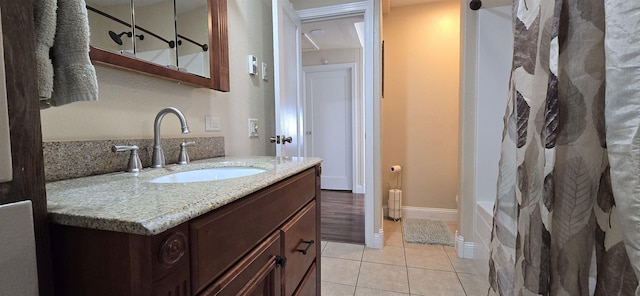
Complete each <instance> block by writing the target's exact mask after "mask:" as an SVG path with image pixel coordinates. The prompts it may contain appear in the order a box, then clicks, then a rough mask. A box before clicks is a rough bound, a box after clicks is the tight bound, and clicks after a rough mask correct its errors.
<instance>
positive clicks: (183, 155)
mask: <svg viewBox="0 0 640 296" xmlns="http://www.w3.org/2000/svg"><path fill="white" fill-rule="evenodd" d="M195 145H196V142H193V141H191V142H182V143H181V144H180V156H179V157H178V164H187V163H189V154H188V153H187V147H191V146H195Z"/></svg>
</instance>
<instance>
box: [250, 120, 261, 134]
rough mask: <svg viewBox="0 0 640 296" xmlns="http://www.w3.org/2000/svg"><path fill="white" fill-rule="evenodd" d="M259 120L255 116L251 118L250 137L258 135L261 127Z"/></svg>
mask: <svg viewBox="0 0 640 296" xmlns="http://www.w3.org/2000/svg"><path fill="white" fill-rule="evenodd" d="M259 127H260V126H259V124H258V120H257V119H254V118H249V138H256V137H258V128H259Z"/></svg>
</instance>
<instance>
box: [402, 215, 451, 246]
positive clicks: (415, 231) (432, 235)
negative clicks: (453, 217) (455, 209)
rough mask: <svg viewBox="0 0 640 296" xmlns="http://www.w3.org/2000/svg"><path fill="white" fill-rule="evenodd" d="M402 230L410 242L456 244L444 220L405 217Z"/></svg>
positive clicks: (406, 239)
mask: <svg viewBox="0 0 640 296" xmlns="http://www.w3.org/2000/svg"><path fill="white" fill-rule="evenodd" d="M402 232H403V234H404V240H405V241H406V242H408V243H418V244H429V245H443V246H455V240H454V238H453V235H452V234H451V231H449V227H448V226H447V224H446V223H444V222H443V221H436V220H429V219H411V218H403V219H402Z"/></svg>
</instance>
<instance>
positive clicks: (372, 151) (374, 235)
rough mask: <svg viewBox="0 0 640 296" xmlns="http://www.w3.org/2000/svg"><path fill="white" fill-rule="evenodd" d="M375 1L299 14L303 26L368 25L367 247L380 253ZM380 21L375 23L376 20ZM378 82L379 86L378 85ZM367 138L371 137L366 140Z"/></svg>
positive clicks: (379, 165)
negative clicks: (319, 22) (350, 19)
mask: <svg viewBox="0 0 640 296" xmlns="http://www.w3.org/2000/svg"><path fill="white" fill-rule="evenodd" d="M374 7H375V5H374V0H365V1H359V2H352V3H347V4H339V5H331V6H324V7H318V8H310V9H303V10H298V11H297V12H298V16H299V17H300V20H301V21H302V22H305V21H311V20H314V19H323V18H324V19H327V18H332V17H340V16H345V15H353V14H362V15H364V23H365V45H364V49H363V50H364V62H363V68H364V80H363V83H364V101H365V104H364V118H365V120H364V121H365V129H364V131H365V145H364V151H365V153H364V155H365V161H364V163H365V174H364V175H365V178H364V184H365V199H364V231H365V245H366V246H367V247H370V248H376V249H381V248H382V247H383V246H384V231H383V229H382V169H381V155H382V154H381V150H380V130H381V127H380V99H381V96H380V87H379V86H380V73H381V71H380V63H379V62H378V63H376V62H375V61H376V60H377V61H380V46H376V44H378V45H379V44H380V21H379V19H380V18H381V15H380V13H381V12H380V9H378V10H375V9H374ZM376 18H377V19H378V21H377V22H376V21H375V19H376ZM376 81H377V82H378V83H376ZM367 135H368V136H367Z"/></svg>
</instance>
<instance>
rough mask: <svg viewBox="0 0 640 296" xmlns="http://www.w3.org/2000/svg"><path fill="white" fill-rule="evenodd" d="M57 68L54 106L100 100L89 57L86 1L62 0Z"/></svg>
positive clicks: (59, 15)
mask: <svg viewBox="0 0 640 296" xmlns="http://www.w3.org/2000/svg"><path fill="white" fill-rule="evenodd" d="M44 1H46V0H44ZM53 69H54V76H53V77H54V79H53V80H54V83H53V94H52V96H51V100H50V103H51V105H52V106H62V105H64V104H69V103H73V102H78V101H96V100H97V99H98V81H97V78H96V72H95V68H94V67H93V65H92V64H91V60H90V59H89V20H88V18H87V8H86V4H85V2H84V0H63V1H59V2H58V11H57V25H56V37H55V41H54V45H53Z"/></svg>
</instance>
